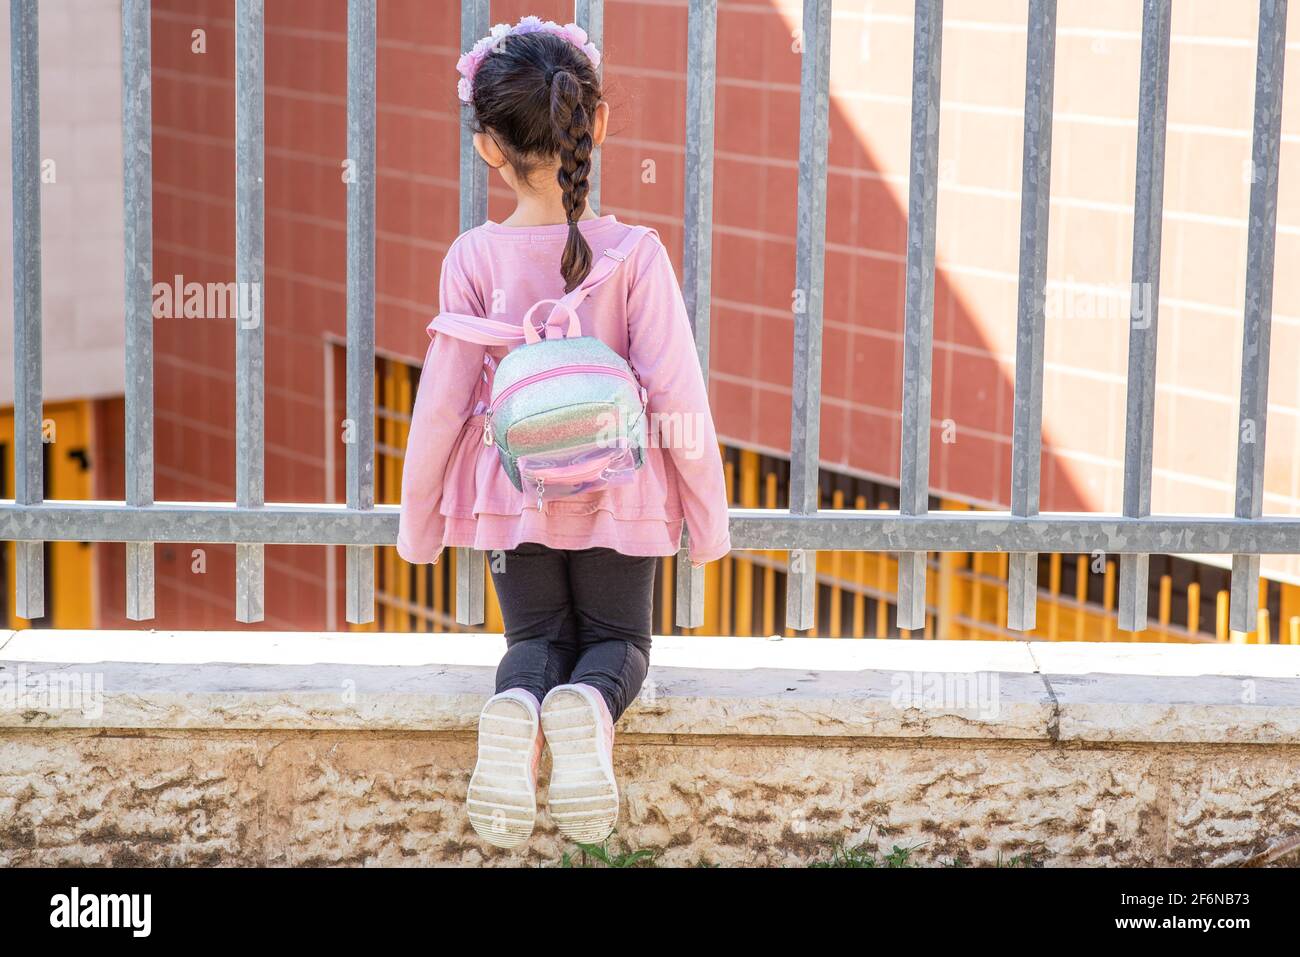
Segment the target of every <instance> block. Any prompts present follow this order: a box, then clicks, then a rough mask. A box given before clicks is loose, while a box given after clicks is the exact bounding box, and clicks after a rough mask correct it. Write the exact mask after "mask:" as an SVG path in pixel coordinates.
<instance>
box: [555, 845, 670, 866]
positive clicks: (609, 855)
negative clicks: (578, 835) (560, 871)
mask: <svg viewBox="0 0 1300 957" xmlns="http://www.w3.org/2000/svg"><path fill="white" fill-rule="evenodd" d="M610 840H611V838H606V839H605V840H604V842H603V843H600V844H579V845H578V853H577V855H574V854H571V853H569V852H568V851H565V852H564V854H563V856H561V858H560V866H561V867H597V866H600V867H654V863H655V858H657V857H658V856H659V851H658V850H657V849H654V848H640V849H637V850H633V849H632V848H630V847H628V846H627V844H626V843H624V844H623V849H622V850H621V851H615V850H612V849H611V848H610V846H609V842H610Z"/></svg>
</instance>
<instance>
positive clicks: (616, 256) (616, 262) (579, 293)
mask: <svg viewBox="0 0 1300 957" xmlns="http://www.w3.org/2000/svg"><path fill="white" fill-rule="evenodd" d="M649 232H650V229H649V228H648V227H646V226H632V227H631V228H629V229H628V231H627V233H626V234H625V235H624V236H623V239H622V241H620V242H619V244H618V245H617V246H610V247H607V248H606V249H605V252H604V253H603V254H602V255H601V257H600V258H599V259H597V260H596V262H595V263H594V264H593V265H592V267H591V271H590V272H589V273H587V278H586V279H584V280H583V281H582V282H580V283H579V284H578V285H577V286H576V287H574V289H573V290H572V291H571V292H567V293H565V294H564V297H563V298H561V299H560V300H559V301H557V302H556V304H555V306H554V307H553V308H552V309H551V312H550V314H549V315H548V316H547V317H546V325H547V326H549V325H550V324H551V322H552V321H553V320H555V319H556V318H558V317H559V316H560V315H563V314H564V313H565V312H567V311H568V310H567V309H566V308H565V307H566V306H567V307H568V309H572V310H576V309H577V308H578V306H579V304H581V302H582V301H583V300H584V299H586V298H587V296H588V295H590V293H591V291H592V290H593V289H595V288H596V287H597V286H599V285H600V284H601V283H603V282H604V281H605V280H607V279H609V278H610V277H611V276H613V275H614V272H615V271H616V270H617V269H618V267H619V266H621V265H623V262H624V261H625V260H626V259H627V258H628V257H629V256H631V255H632V251H633V250H634V249H636V247H637V244H638V243H639V242H641V240H642V239H644V238H645V237H646V235H647V234H648V233H649Z"/></svg>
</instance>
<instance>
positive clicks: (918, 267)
mask: <svg viewBox="0 0 1300 957" xmlns="http://www.w3.org/2000/svg"><path fill="white" fill-rule="evenodd" d="M942 47H943V0H917V4H916V19H915V26H914V27H913V34H912V148H911V153H912V155H911V167H910V170H909V173H908V181H907V182H908V188H907V299H906V317H905V322H904V332H903V426H902V442H901V443H900V446H901V452H900V456H901V458H900V462H899V476H900V481H899V488H900V492H899V506H898V508H899V512H900V514H902V515H924V514H925V513H926V512H927V511H928V510H929V500H930V397H931V393H930V363H931V347H932V345H933V343H934V242H935V238H934V237H935V214H936V210H937V207H938V203H939V75H940V69H939V65H940V58H941V56H942ZM925 559H926V553H925V552H902V553H900V554H899V556H898V627H899V628H907V629H915V628H924V627H925ZM939 637H941V638H945V637H949V636H947V635H940V636H939Z"/></svg>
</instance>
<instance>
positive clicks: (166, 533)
mask: <svg viewBox="0 0 1300 957" xmlns="http://www.w3.org/2000/svg"><path fill="white" fill-rule="evenodd" d="M397 514H398V508H397V506H395V505H377V506H375V508H374V509H372V510H364V511H358V510H355V509H348V508H347V507H346V506H343V505H299V504H267V505H262V506H259V507H256V508H240V507H239V506H237V505H234V504H216V503H206V502H204V503H196V502H158V503H157V504H154V505H148V506H141V507H134V506H129V505H122V504H121V503H118V502H69V501H46V502H44V503H42V504H40V505H15V504H13V502H12V500H5V501H4V502H3V503H0V539H18V540H24V539H25V540H38V541H65V542H66V541H99V542H130V541H136V540H144V541H153V542H177V543H179V542H189V543H193V544H202V543H209V544H216V543H225V544H231V543H233V544H253V543H257V544H266V545H392V544H394V543H396V541H397ZM731 541H732V545H733V547H735V548H737V549H740V550H752V551H770V550H787V549H799V548H805V549H816V550H819V551H863V552H898V551H911V552H948V551H951V552H1068V553H1080V552H1086V553H1092V552H1106V553H1109V554H1142V553H1153V554H1160V555H1198V554H1203V555H1232V554H1255V555H1259V554H1265V555H1297V554H1300V517H1275V518H1270V517H1265V518H1258V519H1249V520H1248V519H1239V518H1232V517H1230V516H1225V517H1218V516H1213V515H1156V516H1149V517H1146V518H1129V517H1126V516H1123V515H1108V514H1097V513H1091V512H1040V513H1039V514H1037V515H1031V516H1015V515H1012V514H1010V513H1009V512H930V513H928V514H926V515H900V514H899V513H898V512H897V511H894V510H888V511H887V510H883V509H882V510H875V509H863V510H861V511H858V510H854V509H836V510H833V511H826V510H822V511H819V512H818V513H817V514H816V515H799V514H795V513H792V512H789V511H787V510H785V509H762V508H733V509H732V510H731Z"/></svg>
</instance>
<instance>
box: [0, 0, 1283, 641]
mask: <svg viewBox="0 0 1300 957" xmlns="http://www.w3.org/2000/svg"><path fill="white" fill-rule="evenodd" d="M1171 2H1172V0H1144V2H1143V25H1142V65H1141V79H1140V106H1139V116H1138V150H1137V189H1136V197H1135V216H1134V226H1133V268H1132V281H1133V282H1134V283H1142V284H1150V286H1151V288H1152V290H1153V295H1152V297H1151V302H1152V304H1153V309H1152V312H1151V315H1150V317H1149V322H1148V321H1146V320H1145V319H1143V320H1142V321H1139V319H1138V315H1137V313H1134V314H1133V321H1132V322H1130V332H1129V375H1128V402H1127V425H1126V444H1125V464H1124V510H1123V514H1122V515H1103V514H1067V513H1040V512H1039V509H1038V505H1039V480H1040V463H1041V453H1042V448H1041V438H1042V436H1041V427H1042V387H1043V339H1044V316H1045V284H1046V264H1047V231H1048V209H1049V197H1050V182H1049V180H1050V172H1051V151H1052V95H1053V80H1054V72H1055V34H1056V0H1030V3H1029V24H1028V27H1029V29H1028V49H1027V70H1026V78H1025V119H1024V161H1023V186H1022V199H1021V230H1020V270H1019V296H1018V309H1017V341H1016V371H1015V396H1014V409H1015V414H1014V424H1013V444H1012V458H1013V464H1012V484H1011V509H1010V511H1009V512H956V513H943V514H927V502H928V498H929V493H930V488H929V474H928V473H929V439H930V427H931V414H930V403H931V346H932V340H933V319H934V283H935V219H936V210H937V205H938V180H939V176H938V169H937V167H938V141H939V116H940V111H939V102H940V101H939V78H940V66H941V58H942V33H943V31H942V26H943V2H942V0H917V3H916V20H915V34H914V52H913V67H912V90H913V92H912V133H911V157H910V176H909V197H908V243H907V278H906V305H905V342H904V358H903V396H902V426H903V427H902V437H903V438H902V450H901V461H900V475H901V498H900V503H901V505H900V508H899V509H898V511H896V512H890V511H875V510H872V511H865V510H864V511H858V510H835V511H829V512H828V511H819V510H818V502H817V474H818V462H817V451H818V438H819V418H820V407H819V397H820V392H821V350H822V299H823V297H822V293H823V253H824V247H825V234H826V172H827V140H828V121H829V102H830V94H829V78H830V38H831V0H806V2H805V4H804V10H803V32H802V45H803V46H802V49H803V57H802V74H801V80H800V86H801V96H800V121H799V187H798V198H797V203H798V216H797V237H796V256H797V268H796V283H797V290H796V295H795V296H794V297H793V300H794V302H795V303H796V306H795V307H794V315H793V319H794V379H793V381H794V382H795V383H796V385H795V388H794V394H793V402H792V436H793V438H792V448H791V462H792V467H791V492H790V508H789V509H788V510H773V509H733V510H732V513H731V534H732V542H733V544H734V545H735V547H736V548H740V549H762V550H770V549H781V550H788V551H789V555H790V557H789V574H788V580H787V588H788V591H787V602H786V615H787V624H788V626H789V627H792V628H795V629H800V630H805V629H808V628H811V627H813V625H814V623H815V616H814V607H813V602H814V595H815V585H816V561H815V554H813V553H814V552H816V551H818V550H838V549H847V550H857V551H890V552H897V553H898V554H899V556H900V562H899V570H898V573H899V603H898V623H899V626H900V627H902V628H907V629H916V628H920V627H922V626H923V625H924V620H925V611H926V609H925V584H926V563H925V555H926V553H927V552H931V551H961V552H1009V553H1010V555H1011V565H1010V568H1011V571H1010V582H1009V590H1008V603H1009V606H1008V616H1007V623H1008V626H1009V627H1011V628H1013V629H1016V630H1019V631H1026V630H1029V629H1032V628H1033V627H1034V624H1035V621H1034V618H1035V606H1036V600H1037V595H1038V583H1037V569H1038V563H1037V556H1038V554H1039V553H1048V552H1076V553H1077V552H1103V553H1112V554H1118V555H1119V556H1120V562H1121V578H1120V609H1119V618H1120V620H1119V626H1120V628H1122V629H1124V630H1127V631H1136V630H1141V629H1142V628H1144V627H1145V624H1146V621H1147V607H1146V606H1147V564H1148V562H1147V557H1148V555H1149V554H1150V553H1158V554H1224V555H1228V554H1230V555H1232V556H1233V565H1232V570H1233V574H1232V597H1231V622H1232V627H1233V628H1234V629H1236V630H1239V631H1250V630H1252V629H1253V628H1254V624H1255V620H1256V613H1257V606H1258V594H1259V593H1258V580H1259V557H1260V555H1261V554H1296V553H1300V519H1297V518H1288V517H1264V516H1263V515H1262V505H1263V476H1264V438H1265V425H1266V421H1267V419H1266V415H1267V409H1266V402H1267V395H1268V364H1269V327H1270V320H1271V311H1272V305H1271V303H1272V281H1273V260H1274V241H1275V232H1276V219H1277V189H1278V171H1279V170H1278V157H1279V149H1280V142H1281V136H1280V133H1281V106H1282V68H1283V59H1284V56H1285V49H1286V48H1285V32H1286V6H1287V4H1286V0H1260V4H1259V41H1258V55H1257V60H1256V74H1255V75H1256V90H1255V108H1254V134H1253V149H1252V161H1253V172H1254V175H1253V178H1252V185H1251V193H1250V227H1249V234H1248V239H1247V274H1246V298H1245V304H1244V339H1243V350H1242V369H1241V401H1240V420H1241V422H1242V423H1243V424H1247V423H1249V425H1250V428H1249V429H1245V428H1243V429H1242V430H1240V432H1239V435H1241V439H1240V441H1239V445H1238V447H1237V450H1236V454H1237V480H1236V510H1235V515H1233V516H1224V517H1207V516H1186V515H1157V516H1153V515H1151V514H1150V501H1151V461H1152V433H1153V428H1154V404H1155V356H1156V334H1157V322H1156V315H1155V311H1154V304H1155V303H1156V302H1157V301H1158V298H1157V296H1156V295H1155V294H1154V293H1155V292H1156V291H1157V284H1158V281H1159V274H1160V228H1161V216H1162V207H1163V185H1164V172H1163V170H1164V151H1165V125H1166V124H1165V118H1166V117H1165V113H1166V99H1167V92H1168V75H1169V72H1168V64H1169V35H1170V7H1171ZM603 7H604V4H603V2H602V0H577V2H576V3H575V18H576V20H577V22H578V23H580V24H582V25H583V26H585V27H586V29H587V31H588V32H589V33H590V34H591V35H592V37H593V39H594V40H595V42H596V43H597V44H598V45H603V21H604V9H603ZM10 17H11V22H12V33H11V43H12V54H11V55H12V84H13V100H12V108H13V117H12V132H13V195H14V357H15V358H14V366H15V380H14V381H15V403H14V418H15V421H14V476H15V484H14V489H15V497H14V499H13V501H12V502H5V503H3V504H0V538H4V539H11V540H14V541H16V543H17V568H16V574H15V581H16V590H17V596H16V597H17V602H16V610H17V614H18V615H19V616H20V617H23V618H28V619H31V618H39V617H41V616H42V614H43V607H42V606H43V575H44V570H43V567H42V552H43V550H42V543H43V542H45V541H52V540H74V541H109V542H125V543H126V546H127V615H128V617H129V618H131V619H134V620H147V619H150V618H152V617H153V609H154V601H153V596H154V565H153V543H155V542H188V543H196V544H199V543H228V544H234V545H235V546H236V552H237V575H236V592H237V594H236V617H237V618H238V620H239V621H242V622H255V621H260V620H261V619H262V618H263V606H264V589H265V582H264V576H263V569H264V555H263V551H264V546H265V545H267V544H281V543H284V544H299V545H303V544H314V545H344V546H346V554H347V568H346V580H347V600H346V606H347V620H348V621H349V622H355V623H364V622H369V621H372V620H373V618H374V602H375V594H374V561H375V556H374V549H375V546H378V545H392V544H393V543H394V542H395V541H396V538H397V509H396V508H395V507H391V506H390V507H382V506H381V507H378V508H377V507H376V506H375V491H374V442H375V439H374V350H375V315H374V311H375V59H376V25H375V23H376V21H375V17H376V0H348V31H347V73H348V93H347V117H348V159H349V160H350V161H351V162H352V164H353V165H354V171H355V175H354V176H353V177H352V179H351V181H350V183H349V185H348V204H347V370H348V372H347V417H348V419H349V420H350V423H349V424H350V426H351V433H352V435H353V436H354V440H353V441H350V442H349V443H348V445H347V502H346V505H333V504H268V503H266V502H265V501H264V485H263V458H264V447H263V443H264V425H263V407H264V378H265V374H264V365H263V343H264V329H265V327H264V325H263V322H262V319H263V317H262V315H261V304H260V303H261V300H260V299H256V300H255V304H254V306H253V310H254V314H253V315H252V316H251V317H248V319H249V321H241V322H239V323H238V324H237V327H238V331H237V337H238V338H237V343H236V365H237V387H236V408H235V418H236V432H237V455H238V459H237V462H236V501H235V502H234V504H229V503H210V502H181V503H176V502H166V503H159V502H155V501H154V494H153V466H154V460H153V428H154V415H153V413H154V409H153V351H152V328H151V324H152V318H151V316H152V312H151V302H150V296H151V288H152V265H153V257H152V235H151V231H152V207H151V190H152V182H151V178H152V161H151V157H152V153H151V150H152V145H151V126H150V122H151V120H150V117H151V100H150V95H151V80H150V53H149V43H150V39H149V38H150V22H149V18H150V3H149V0H123V4H122V42H123V60H122V62H123V76H122V79H123V150H124V165H125V210H126V216H125V224H124V225H125V237H126V257H125V260H126V261H125V270H126V303H125V306H126V309H125V321H126V390H125V391H126V396H125V399H126V443H127V449H126V451H127V457H126V458H127V465H126V469H127V474H126V500H125V501H124V502H54V501H43V500H42V457H41V443H42V433H41V419H42V415H41V285H40V283H41V237H40V147H39V124H40V99H39V92H38V90H39V87H38V43H37V0H11V2H10ZM461 17H462V19H461V45H462V48H468V47H469V46H470V45H471V44H472V43H473V42H474V41H475V40H477V39H478V38H479V37H481V36H483V35H484V34H486V33H487V31H488V28H489V0H463V2H462V4H461ZM236 24H237V26H236V52H235V59H236V93H235V99H236V131H235V136H236V152H235V163H236V241H235V247H236V279H237V281H238V282H240V283H252V284H258V285H259V286H260V284H261V282H262V281H263V278H264V260H263V235H264V233H263V219H264V190H265V184H264V182H263V153H264V135H263V134H264V101H265V91H264V82H265V74H264V0H237V2H236ZM716 26H717V0H690V2H689V25H688V30H687V36H686V37H684V38H683V39H684V41H685V42H686V44H687V50H688V56H687V90H686V96H687V104H686V163H685V167H686V185H685V197H684V207H685V209H684V214H685V237H686V238H685V251H684V256H683V269H682V287H683V291H684V294H685V299H686V305H687V308H688V311H689V314H690V317H691V322H692V324H693V326H694V330H695V337H696V345H697V349H698V351H699V358H700V363H701V366H702V367H703V368H704V369H705V370H707V369H708V356H709V313H710V301H709V296H710V265H711V241H712V187H713V157H714V148H713V128H714V86H715V78H716V58H715V49H716V43H715V39H716ZM599 169H600V166H599V154H597V158H596V160H595V170H596V177H597V178H596V180H595V182H594V184H593V189H592V192H591V200H592V203H593V206H595V205H597V204H598V203H599V197H600V190H599ZM486 217H487V169H486V167H485V166H484V165H483V164H482V163H481V162H479V161H478V160H477V158H476V157H475V154H474V151H473V145H472V142H471V137H470V134H469V132H468V130H466V131H464V132H462V134H461V143H460V225H461V228H462V229H468V228H470V227H472V226H475V225H477V224H479V223H481V222H483V220H484V219H486ZM56 266H57V264H56ZM270 321H275V317H274V316H271V317H270ZM1225 451H1226V450H1225ZM677 567H678V581H677V588H676V594H677V621H678V624H679V625H681V626H683V627H695V626H698V625H699V623H700V622H701V621H702V619H703V576H702V572H701V571H700V570H699V569H694V568H692V566H691V564H690V563H689V562H686V561H679V562H678V563H677ZM484 587H485V567H484V556H483V555H482V553H476V552H470V553H469V554H467V555H462V556H460V560H459V561H458V562H457V603H456V607H457V620H458V621H459V622H460V623H462V624H467V625H474V624H481V623H482V620H483V598H484Z"/></svg>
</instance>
